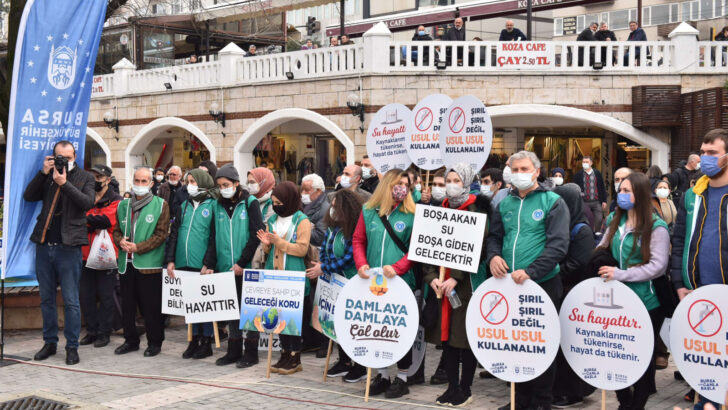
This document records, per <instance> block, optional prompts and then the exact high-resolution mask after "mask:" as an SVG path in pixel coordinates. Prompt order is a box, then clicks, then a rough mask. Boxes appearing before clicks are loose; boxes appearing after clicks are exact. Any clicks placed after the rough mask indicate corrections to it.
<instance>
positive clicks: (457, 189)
mask: <svg viewBox="0 0 728 410" xmlns="http://www.w3.org/2000/svg"><path fill="white" fill-rule="evenodd" d="M445 193H447V197H448V198H457V197H459V196H460V195H462V193H463V187H462V185H459V184H446V185H445Z"/></svg>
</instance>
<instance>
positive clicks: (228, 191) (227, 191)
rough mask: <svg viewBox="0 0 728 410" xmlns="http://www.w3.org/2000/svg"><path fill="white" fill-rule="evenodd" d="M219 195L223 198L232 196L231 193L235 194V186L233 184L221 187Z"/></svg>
mask: <svg viewBox="0 0 728 410" xmlns="http://www.w3.org/2000/svg"><path fill="white" fill-rule="evenodd" d="M220 195H222V197H223V198H225V199H230V198H232V197H233V195H235V187H234V186H231V187H227V188H223V189H221V190H220Z"/></svg>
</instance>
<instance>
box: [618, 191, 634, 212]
mask: <svg viewBox="0 0 728 410" xmlns="http://www.w3.org/2000/svg"><path fill="white" fill-rule="evenodd" d="M617 206H618V207H620V208H622V209H624V210H625V211H629V210H630V209H632V208H634V202H632V194H630V193H626V194H623V193H619V194H617Z"/></svg>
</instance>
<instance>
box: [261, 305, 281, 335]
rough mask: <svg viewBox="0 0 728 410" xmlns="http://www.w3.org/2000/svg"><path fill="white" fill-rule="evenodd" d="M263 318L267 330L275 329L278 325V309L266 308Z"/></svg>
mask: <svg viewBox="0 0 728 410" xmlns="http://www.w3.org/2000/svg"><path fill="white" fill-rule="evenodd" d="M261 319H262V321H263V327H264V328H265V329H266V330H273V329H275V328H276V326H277V325H278V309H276V308H268V309H266V310H264V311H263V315H262V317H261Z"/></svg>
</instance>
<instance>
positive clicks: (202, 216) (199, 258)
mask: <svg viewBox="0 0 728 410" xmlns="http://www.w3.org/2000/svg"><path fill="white" fill-rule="evenodd" d="M215 202H216V201H215V200H214V199H212V198H207V199H205V200H204V201H202V202H200V204H199V205H197V208H195V206H194V205H193V204H192V202H190V201H185V203H184V204H183V205H182V215H181V218H182V222H181V223H180V225H179V231H177V248H176V251H175V254H174V263H175V265H177V266H180V267H187V268H193V269H201V268H202V265H203V259H204V258H205V252H206V251H207V244H208V241H209V240H210V223H211V222H212V219H213V215H214V209H213V208H214V203H215Z"/></svg>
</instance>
